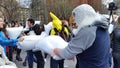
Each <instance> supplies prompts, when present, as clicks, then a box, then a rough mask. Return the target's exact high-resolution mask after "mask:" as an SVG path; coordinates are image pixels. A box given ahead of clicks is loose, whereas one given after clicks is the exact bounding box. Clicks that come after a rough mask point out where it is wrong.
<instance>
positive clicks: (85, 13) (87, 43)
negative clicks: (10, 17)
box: [0, 4, 120, 68]
mask: <svg viewBox="0 0 120 68" xmlns="http://www.w3.org/2000/svg"><path fill="white" fill-rule="evenodd" d="M50 17H51V19H52V20H51V23H52V24H51V27H52V28H51V29H50V31H49V33H48V35H49V36H51V35H57V36H60V37H62V38H63V39H64V40H65V41H66V42H68V46H67V47H65V48H63V49H60V48H55V49H53V50H52V53H51V54H50V56H51V58H50V68H64V60H66V59H69V60H71V59H74V58H76V59H77V63H76V66H74V67H75V68H110V67H111V63H112V60H111V59H112V58H113V61H114V62H113V63H112V64H113V67H114V68H120V59H119V58H120V57H119V51H120V47H119V46H120V42H119V40H120V39H119V38H120V37H119V36H120V35H119V34H120V32H119V31H120V17H119V18H118V20H117V21H115V20H114V19H113V21H112V24H113V25H114V29H113V32H112V33H111V34H110V33H109V31H108V29H109V25H110V22H109V20H108V19H107V18H106V17H104V16H102V14H99V13H97V12H96V11H95V10H94V9H93V8H92V7H91V6H90V5H88V4H82V5H79V6H77V7H76V8H74V9H73V11H72V15H71V17H70V21H69V23H68V21H67V20H60V19H59V18H58V17H57V16H55V15H54V14H53V13H52V12H50ZM27 24H28V27H29V29H28V30H27V31H22V33H21V34H20V35H19V37H18V38H17V39H10V38H9V36H8V33H7V30H6V28H7V26H6V24H4V21H3V18H2V17H0V45H1V46H0V58H3V57H4V56H5V54H6V56H7V57H8V59H9V60H10V61H13V54H12V53H13V50H16V52H17V53H16V60H18V61H22V58H21V56H20V53H21V49H19V48H17V42H22V41H23V40H24V38H23V37H22V36H30V35H31V33H32V32H34V34H35V35H41V33H42V32H43V31H45V25H40V24H35V20H34V19H31V18H30V19H28V20H27ZM71 25H72V26H71ZM19 26H20V25H19V23H17V22H16V24H15V26H14V27H19ZM31 31H32V32H31ZM32 34H33V33H32ZM2 48H3V49H2ZM8 48H9V49H8ZM110 48H111V49H112V52H111V51H110ZM2 50H4V51H3V52H4V56H2V54H3V53H1V52H2ZM26 53H27V55H26V57H25V60H24V62H23V65H24V66H26V64H27V63H28V68H34V65H33V62H36V64H37V68H45V60H44V59H45V58H46V56H47V55H48V54H46V53H44V54H45V55H43V52H41V50H27V51H26ZM54 55H57V56H59V57H60V58H62V59H61V60H55V59H54V58H53V56H54ZM111 55H112V56H111ZM6 59H7V58H6ZM8 59H7V60H8ZM11 63H12V62H11ZM1 65H2V63H1V62H0V66H1ZM5 65H6V64H5Z"/></svg>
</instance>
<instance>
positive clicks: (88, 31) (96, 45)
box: [53, 4, 110, 68]
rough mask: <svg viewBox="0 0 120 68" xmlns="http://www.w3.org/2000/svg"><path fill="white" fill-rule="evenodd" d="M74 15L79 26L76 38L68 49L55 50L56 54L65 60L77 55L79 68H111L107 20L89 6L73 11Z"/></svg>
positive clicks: (84, 5) (69, 44) (79, 7)
mask: <svg viewBox="0 0 120 68" xmlns="http://www.w3.org/2000/svg"><path fill="white" fill-rule="evenodd" d="M72 15H73V17H74V19H75V22H76V24H77V25H78V28H77V30H76V32H75V37H74V38H72V39H71V41H70V42H69V43H68V46H67V47H66V48H64V49H59V48H55V49H54V53H55V54H56V55H58V56H59V57H61V58H63V59H71V58H73V57H74V56H76V55H77V56H78V58H79V60H77V61H78V62H77V64H78V68H110V67H109V62H108V61H109V52H110V51H109V50H110V37H109V33H108V22H107V19H106V18H104V17H102V15H100V14H98V13H96V12H95V10H94V9H93V8H92V7H91V6H90V5H88V4H82V5H79V6H78V7H76V8H75V9H73V11H72ZM53 56H54V54H53Z"/></svg>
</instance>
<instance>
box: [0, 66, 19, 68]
mask: <svg viewBox="0 0 120 68" xmlns="http://www.w3.org/2000/svg"><path fill="white" fill-rule="evenodd" d="M0 68H17V67H15V66H11V65H2V66H0Z"/></svg>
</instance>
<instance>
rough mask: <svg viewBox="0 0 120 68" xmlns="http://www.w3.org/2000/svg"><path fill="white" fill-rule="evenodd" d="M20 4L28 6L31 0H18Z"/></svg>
mask: <svg viewBox="0 0 120 68" xmlns="http://www.w3.org/2000/svg"><path fill="white" fill-rule="evenodd" d="M18 2H19V3H20V5H21V6H24V7H28V6H29V5H30V3H31V0H18Z"/></svg>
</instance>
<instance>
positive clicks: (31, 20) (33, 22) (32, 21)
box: [27, 19, 35, 25]
mask: <svg viewBox="0 0 120 68" xmlns="http://www.w3.org/2000/svg"><path fill="white" fill-rule="evenodd" d="M27 21H30V23H31V24H33V25H34V24H35V21H34V20H33V19H28V20H27Z"/></svg>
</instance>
